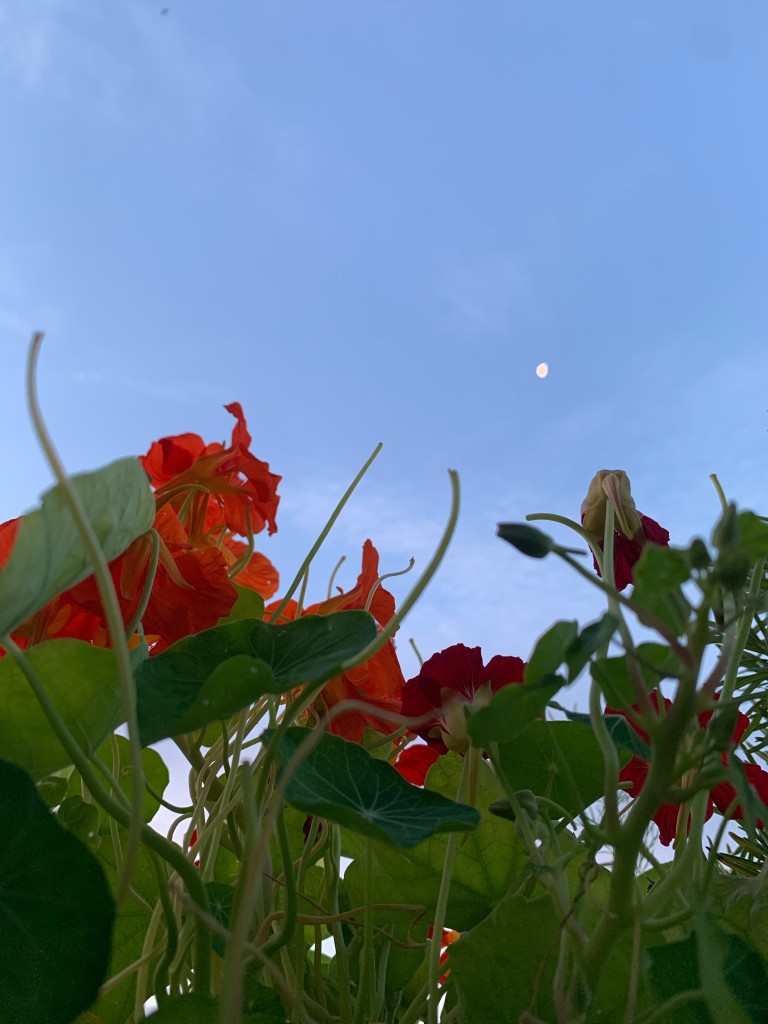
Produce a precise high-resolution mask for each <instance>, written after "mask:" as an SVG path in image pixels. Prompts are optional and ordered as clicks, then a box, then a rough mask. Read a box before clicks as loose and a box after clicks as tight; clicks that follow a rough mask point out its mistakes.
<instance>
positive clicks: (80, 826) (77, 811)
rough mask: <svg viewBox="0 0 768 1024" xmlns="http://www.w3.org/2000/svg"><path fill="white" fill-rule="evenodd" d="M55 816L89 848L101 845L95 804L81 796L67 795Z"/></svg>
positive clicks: (97, 812)
mask: <svg viewBox="0 0 768 1024" xmlns="http://www.w3.org/2000/svg"><path fill="white" fill-rule="evenodd" d="M56 818H57V820H58V822H59V824H60V825H61V826H63V827H64V828H66V829H68V831H70V832H71V833H72V835H75V836H77V838H78V839H79V840H80V842H81V843H82V844H83V845H84V846H87V847H88V849H89V850H98V848H99V846H100V845H101V836H100V835H99V819H100V815H99V808H98V807H97V806H96V805H95V804H89V803H86V802H85V800H83V798H82V797H81V796H68V797H67V799H66V800H63V801H62V803H61V806H60V807H59V810H58V812H57V814H56Z"/></svg>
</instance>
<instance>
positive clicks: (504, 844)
mask: <svg viewBox="0 0 768 1024" xmlns="http://www.w3.org/2000/svg"><path fill="white" fill-rule="evenodd" d="M461 772H462V758H461V757H460V755H459V754H453V753H451V754H446V755H445V756H443V757H441V758H440V759H439V760H438V761H437V762H436V763H435V764H434V765H433V766H432V767H431V768H430V770H429V774H428V775H427V788H428V789H429V790H430V791H434V792H436V793H439V794H442V795H444V796H455V795H456V793H457V792H458V786H459V779H460V776H461ZM503 797H504V790H503V789H502V787H501V784H500V782H499V780H498V778H497V777H496V776H495V774H494V773H493V771H492V769H491V768H490V767H489V766H488V764H487V763H485V762H484V761H481V762H480V763H479V764H478V766H477V785H476V794H475V804H476V807H477V809H478V810H479V811H480V814H481V820H480V824H479V825H478V827H477V828H476V829H475V830H474V831H473V832H470V833H468V835H466V836H464V837H462V838H461V839H460V840H459V842H458V844H457V846H456V856H455V860H454V865H453V873H452V874H451V888H450V893H449V897H448V909H447V916H446V926H447V927H450V928H456V929H457V930H458V931H464V930H465V929H468V928H472V927H474V925H476V924H478V923H479V922H480V921H482V919H483V918H484V917H487V915H488V914H490V912H491V911H492V910H493V908H494V907H495V906H496V904H497V903H498V902H499V901H500V900H501V898H502V897H503V896H504V894H505V893H506V892H507V890H508V888H509V886H510V885H511V884H512V883H513V882H514V881H516V880H517V879H519V878H520V876H521V875H522V874H523V872H524V871H525V870H526V866H527V862H528V858H527V855H526V852H525V849H524V848H523V847H522V845H521V844H520V842H519V840H518V838H517V835H516V833H515V830H514V829H513V828H510V826H509V823H508V822H506V821H503V820H502V819H500V818H495V817H494V816H493V815H491V814H489V812H488V807H489V806H490V804H491V803H493V802H494V801H495V800H499V799H501V798H503ZM447 842H448V838H447V836H445V835H437V836H433V838H431V839H427V840H426V841H425V842H423V843H420V844H419V845H418V846H416V847H414V848H412V849H409V850H398V849H395V848H394V847H390V846H384V845H383V844H378V843H377V844H376V846H375V847H374V848H373V851H372V855H373V886H374V902H376V903H386V904H403V903H405V904H415V905H416V906H424V907H426V914H423V915H421V917H420V923H419V924H418V925H416V926H415V927H414V930H413V935H414V936H415V937H416V939H417V940H418V938H420V937H422V938H426V928H427V925H428V924H430V923H431V917H430V915H431V914H434V911H435V907H436V905H437V897H438V892H439V889H440V878H441V876H442V872H443V864H444V862H445V852H446V846H447ZM342 843H343V847H344V851H345V852H346V853H347V854H348V855H351V856H354V857H355V859H354V861H353V862H352V864H350V865H349V867H348V868H347V870H346V872H345V874H344V882H345V884H346V885H347V887H348V889H349V894H350V900H351V905H352V906H360V905H362V904H363V903H364V902H365V872H366V857H367V856H368V851H367V849H366V847H365V844H364V842H363V841H362V840H361V839H360V838H359V837H357V836H355V835H352V834H350V833H348V832H342ZM415 914H416V912H414V911H411V912H410V915H409V914H408V913H405V912H403V911H399V912H398V911H394V910H391V911H377V914H376V923H377V925H381V926H386V925H388V924H394V925H398V924H399V925H400V927H402V928H403V929H404V931H406V932H407V928H406V926H405V924H404V922H405V923H406V924H407V923H409V922H410V921H411V920H412V919H413V917H414V916H415ZM419 929H420V930H419Z"/></svg>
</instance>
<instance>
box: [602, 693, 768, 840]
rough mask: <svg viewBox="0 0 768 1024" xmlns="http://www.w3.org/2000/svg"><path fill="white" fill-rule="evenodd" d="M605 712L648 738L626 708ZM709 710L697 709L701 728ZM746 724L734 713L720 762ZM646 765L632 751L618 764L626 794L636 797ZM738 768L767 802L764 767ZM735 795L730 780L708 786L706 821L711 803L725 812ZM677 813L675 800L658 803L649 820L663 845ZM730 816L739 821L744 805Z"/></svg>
mask: <svg viewBox="0 0 768 1024" xmlns="http://www.w3.org/2000/svg"><path fill="white" fill-rule="evenodd" d="M715 699H717V698H715ZM651 702H652V703H653V705H654V707H655V708H656V709H657V711H658V709H659V695H658V692H657V691H656V690H654V692H653V693H652V694H651ZM671 706H672V701H671V700H669V699H667V698H666V697H665V698H664V707H665V708H670V707H671ZM632 710H633V711H637V710H638V708H637V706H636V705H633V708H632ZM605 713H606V714H607V715H623V717H624V718H626V719H627V720H628V721H629V723H630V724H631V726H632V728H633V729H634V730H635V732H636V733H637V734H638V735H639V736H640V737H641V738H642V739H643V740H645V741H646V743H647V742H649V737H648V734H647V733H646V732H644V730H643V729H641V728H640V726H638V725H637V724H636V723H635V722H633V721H632V719H631V718H630V717H629V715H628V714H627V713H626V712H624V711H621V710H618V709H616V708H606V709H605ZM712 714H713V712H712V711H711V710H710V711H701V712H700V713H699V714H698V716H697V718H698V722H699V725H700V727H701V728H702V729H706V728H707V726H708V725H709V720H710V719H711V717H712ZM748 726H749V719H748V718H747V716H746V715H745V714H743V712H741V711H739V712H738V714H737V716H736V724H735V725H734V728H733V733H732V734H731V741H730V744H729V750H728V751H725V752H723V754H722V755H721V760H722V762H723V764H728V763H729V760H730V759H731V758H732V757H733V756H734V755H733V754H732V753H731V751H732V750H733V749H734V748H735V747H736V746H737V745H738V743H739V742H740V740H741V738H742V736H743V735H744V733H745V732H746V730H747V728H748ZM649 767H650V765H649V762H648V761H646V760H645V759H644V758H642V757H637V756H636V755H635V756H633V757H632V758H631V759H630V760H629V761H628V762H627V764H625V765H624V767H623V768H622V770H621V772H620V774H619V780H620V781H621V782H627V783H629V784H630V786H631V788H630V789H629V790H628V792H629V795H630V796H632V797H636V796H637V795H638V793H639V792H640V791H641V789H642V788H643V786H644V785H645V780H646V778H647V777H648V769H649ZM742 768H743V771H744V774H745V776H746V779H747V781H748V782H749V784H750V785H751V786H753V787H754V789H755V791H756V792H757V794H758V796H759V797H760V799H761V800H762V801H763V803H764V804H766V805H768V771H765V770H764V769H763V768H760V767H759V765H756V764H743V765H742ZM735 799H736V790H735V789H734V787H733V786H732V784H731V783H730V782H718V784H717V785H716V786H713V787H712V789H711V791H710V793H709V798H708V801H707V812H706V820H707V821H709V819H710V818H711V817H712V814H713V813H714V808H715V807H716V808H717V809H718V811H720V812H721V813H722V814H727V813H728V812H729V808H730V807H731V806H732V805H733V803H734V801H735ZM679 815H680V805H679V804H661V805H660V806H659V808H658V810H657V811H656V813H655V814H654V816H653V820H654V822H655V823H656V825H657V826H658V829H659V840H660V842H661V844H662V845H663V846H669V844H670V843H671V842H672V840H673V839H674V838H675V836H676V835H677V823H678V818H679ZM730 817H732V818H735V819H736V820H737V821H741V820H742V819H743V818H744V809H743V808H742V807H741V806H740V805H738V806H735V807H734V808H733V810H731V811H730Z"/></svg>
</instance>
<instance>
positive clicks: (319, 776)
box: [265, 727, 480, 847]
mask: <svg viewBox="0 0 768 1024" xmlns="http://www.w3.org/2000/svg"><path fill="white" fill-rule="evenodd" d="M276 735H277V734H276V732H275V731H274V730H269V731H268V732H267V733H265V739H269V738H272V737H274V736H276ZM311 735H312V730H311V729H301V728H298V727H294V728H291V729H288V731H287V732H286V733H284V734H283V736H282V737H281V739H280V747H279V756H280V760H281V774H282V771H284V769H285V766H286V764H287V763H288V761H289V760H290V759H291V758H292V756H293V754H294V753H295V752H296V751H297V750H298V748H299V746H300V745H301V744H302V743H303V742H304V741H305V740H306V739H308V738H309V737H310V736H311ZM285 797H286V800H287V801H288V803H291V804H293V805H294V806H295V807H298V808H299V810H302V811H307V813H309V814H317V815H319V816H320V817H321V818H328V819H329V820H330V821H335V822H336V823H337V824H339V825H345V826H346V827H347V828H350V829H352V830H353V831H355V832H360V833H361V834H362V835H366V836H372V837H373V838H374V839H381V840H382V841H383V842H386V843H392V844H393V845H395V846H400V847H410V846H416V845H417V844H418V843H420V842H422V840H424V839H427V838H429V836H433V835H434V834H435V833H436V832H466V831H469V830H470V829H473V828H475V827H476V826H477V824H478V822H479V821H480V815H479V814H478V812H477V811H476V810H475V808H474V807H468V806H467V805H466V804H458V803H456V802H455V801H453V800H448V799H446V798H445V797H443V796H441V795H440V794H439V793H432V792H430V791H429V790H427V789H419V788H418V787H416V786H412V785H411V784H410V783H408V782H406V781H405V779H404V778H403V777H402V775H400V773H399V772H397V771H396V770H395V769H394V768H393V767H392V765H390V764H387V763H386V762H384V761H378V760H376V759H375V758H373V757H371V756H370V755H369V754H367V753H366V752H365V751H364V750H363V749H362V748H361V747H360V746H359V745H358V744H357V743H349V742H348V741H347V740H343V739H341V737H339V736H331V735H329V734H327V733H326V734H325V735H324V736H323V738H322V740H321V741H320V743H319V744H318V745H317V746H316V747H315V749H314V750H313V751H312V752H311V753H310V754H309V755H308V756H307V757H306V758H305V759H304V760H303V761H302V762H301V764H300V766H299V768H298V769H297V771H296V772H295V774H294V775H293V777H292V778H291V780H290V782H289V783H288V787H287V789H286V793H285Z"/></svg>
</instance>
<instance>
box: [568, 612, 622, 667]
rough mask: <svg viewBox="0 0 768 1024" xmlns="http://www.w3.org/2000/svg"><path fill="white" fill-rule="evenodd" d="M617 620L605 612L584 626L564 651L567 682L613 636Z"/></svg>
mask: <svg viewBox="0 0 768 1024" xmlns="http://www.w3.org/2000/svg"><path fill="white" fill-rule="evenodd" d="M618 624H619V620H618V619H617V618H616V617H615V616H613V615H609V614H608V613H606V614H605V615H603V617H602V618H601V619H598V620H597V622H593V623H591V624H590V625H589V626H585V627H584V629H582V631H581V633H579V635H578V636H577V637H576V639H575V640H574V641H573V643H572V644H571V645H570V647H569V648H568V650H567V651H566V652H565V660H566V663H567V665H568V682H569V683H572V682H573V681H574V680H575V679H576V678H577V676H578V675H579V673H580V672H581V670H582V669H583V668H584V666H585V665H586V664H587V662H588V661H589V659H590V658H591V657H592V655H593V654H595V653H596V652H597V651H599V650H600V648H601V647H602V646H603V645H604V644H607V643H608V641H609V640H610V639H611V637H612V636H613V634H614V632H615V630H616V627H617V626H618Z"/></svg>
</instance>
